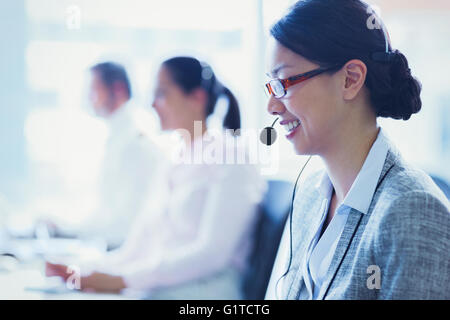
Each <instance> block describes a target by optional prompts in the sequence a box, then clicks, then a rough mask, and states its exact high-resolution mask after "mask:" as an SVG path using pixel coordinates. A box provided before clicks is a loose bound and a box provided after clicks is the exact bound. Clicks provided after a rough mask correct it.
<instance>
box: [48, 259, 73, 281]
mask: <svg viewBox="0 0 450 320" xmlns="http://www.w3.org/2000/svg"><path fill="white" fill-rule="evenodd" d="M45 275H46V276H47V277H55V276H56V277H60V278H63V279H64V281H65V280H67V278H68V277H70V275H71V273H70V272H68V267H67V266H66V265H64V264H56V263H51V262H48V261H47V262H45Z"/></svg>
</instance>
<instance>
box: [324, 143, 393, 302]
mask: <svg viewBox="0 0 450 320" xmlns="http://www.w3.org/2000/svg"><path fill="white" fill-rule="evenodd" d="M397 160H398V151H397V150H396V149H395V148H394V147H393V146H392V144H389V150H388V153H387V155H386V160H385V162H384V165H383V169H382V171H381V174H380V178H379V179H378V185H377V189H375V194H374V196H373V198H372V202H371V204H370V207H369V212H368V214H370V212H371V211H372V209H373V206H374V204H375V202H376V199H377V198H378V193H379V192H380V190H378V186H379V185H380V184H381V182H382V181H383V180H384V177H385V176H386V175H387V173H388V172H389V171H390V169H391V168H392V167H393V166H394V164H395V162H396V161H397ZM363 216H364V214H363V213H361V212H359V211H358V210H355V209H353V208H352V209H350V212H349V215H348V218H347V222H346V224H345V227H344V230H343V232H342V235H341V238H340V239H339V242H338V244H337V247H336V252H335V253H334V256H333V259H332V260H331V265H330V268H329V269H328V278H327V280H326V281H325V282H324V284H323V286H322V288H321V290H320V293H319V295H318V299H320V300H322V299H324V298H325V296H326V294H327V292H328V289H329V287H330V286H331V283H332V282H333V280H334V278H335V277H336V274H337V272H338V270H339V267H340V265H341V263H342V260H343V259H344V257H345V255H346V253H347V251H348V250H349V246H350V245H351V241H352V239H353V237H354V235H355V234H356V232H357V228H358V226H359V225H360V222H361V219H362V217H363Z"/></svg>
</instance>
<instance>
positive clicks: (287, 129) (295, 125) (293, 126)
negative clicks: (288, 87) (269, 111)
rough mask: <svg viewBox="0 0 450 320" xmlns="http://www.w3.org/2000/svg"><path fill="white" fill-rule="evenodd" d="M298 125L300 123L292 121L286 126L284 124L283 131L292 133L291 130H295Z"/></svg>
mask: <svg viewBox="0 0 450 320" xmlns="http://www.w3.org/2000/svg"><path fill="white" fill-rule="evenodd" d="M299 125H300V121H298V120H294V121H291V122H289V123H287V124H284V125H283V126H284V129H285V130H286V131H288V132H289V131H292V130H293V129H295V128H297V127H298V126H299Z"/></svg>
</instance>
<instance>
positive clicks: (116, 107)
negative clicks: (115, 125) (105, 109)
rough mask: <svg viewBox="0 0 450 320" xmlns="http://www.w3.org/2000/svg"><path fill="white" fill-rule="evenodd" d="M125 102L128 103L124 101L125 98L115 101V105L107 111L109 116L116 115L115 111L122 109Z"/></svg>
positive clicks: (126, 100)
mask: <svg viewBox="0 0 450 320" xmlns="http://www.w3.org/2000/svg"><path fill="white" fill-rule="evenodd" d="M127 102H128V99H126V98H122V99H117V100H116V101H115V103H114V104H113V105H112V106H111V108H110V109H109V116H112V115H113V114H114V113H116V111H117V110H119V109H120V108H122V107H123V106H124V105H125V104H126V103H127Z"/></svg>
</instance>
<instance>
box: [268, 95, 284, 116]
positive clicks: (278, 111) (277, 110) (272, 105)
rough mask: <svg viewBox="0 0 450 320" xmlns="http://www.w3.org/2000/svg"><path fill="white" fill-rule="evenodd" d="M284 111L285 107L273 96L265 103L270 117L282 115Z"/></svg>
mask: <svg viewBox="0 0 450 320" xmlns="http://www.w3.org/2000/svg"><path fill="white" fill-rule="evenodd" d="M285 111H286V107H285V106H284V104H283V103H282V102H281V101H280V100H279V99H276V98H275V97H274V96H273V95H271V96H270V98H269V101H268V102H267V112H269V113H270V114H271V115H274V116H275V115H282V114H283V113H284V112H285Z"/></svg>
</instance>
